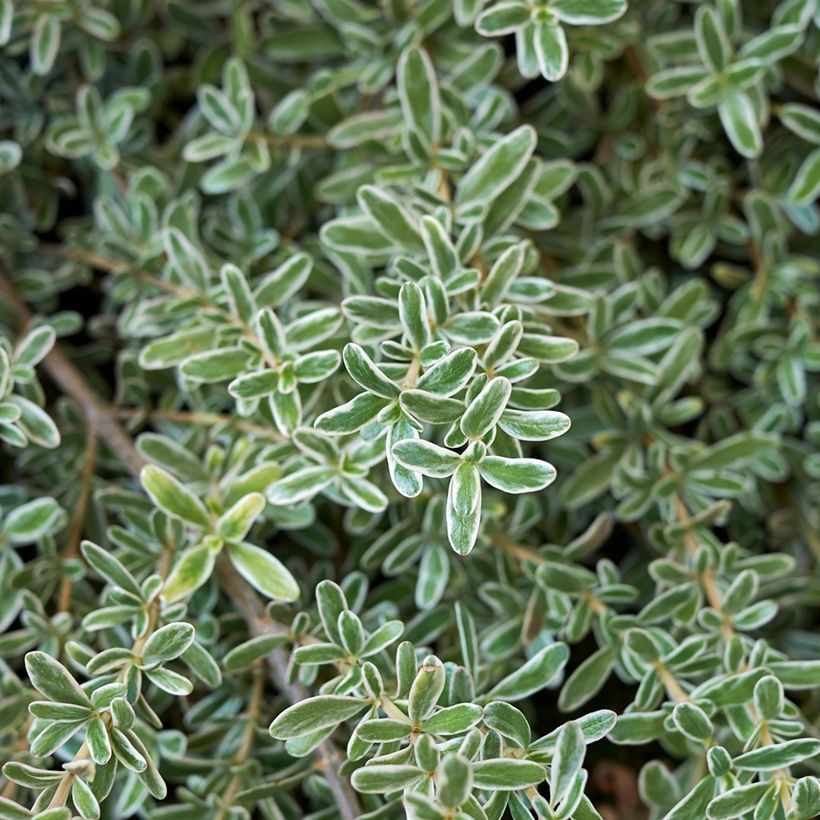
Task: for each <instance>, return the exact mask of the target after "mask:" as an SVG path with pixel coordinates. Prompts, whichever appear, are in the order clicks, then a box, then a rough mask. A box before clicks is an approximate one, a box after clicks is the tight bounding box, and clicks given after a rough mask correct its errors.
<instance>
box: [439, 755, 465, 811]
mask: <svg viewBox="0 0 820 820" xmlns="http://www.w3.org/2000/svg"><path fill="white" fill-rule="evenodd" d="M472 787H473V773H472V767H471V765H470V761H468V760H467V759H466V758H465V757H463V756H462V755H459V754H448V755H447V756H446V757H445V758H444V760H442V761H441V764H440V765H439V767H438V768H437V769H436V797H437V798H438V801H439V802H440V803H441V804H442V805H443V806H447V807H448V808H452V809H455V808H458V807H459V806H461V805H463V804H464V803H465V802H466V801H467V799H468V797H469V796H470V791H471V790H472Z"/></svg>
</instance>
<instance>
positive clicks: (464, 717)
mask: <svg viewBox="0 0 820 820" xmlns="http://www.w3.org/2000/svg"><path fill="white" fill-rule="evenodd" d="M481 715H482V710H481V707H480V706H476V705H475V704H474V703H457V704H456V705H455V706H447V707H445V708H444V709H440V710H439V711H438V712H435V713H434V714H433V715H431V716H430V717H428V718H427V719H426V720H425V721H423V722H422V729H424V731H425V732H430V734H433V735H460V734H462V733H463V732H467V731H469V730H470V729H472V728H473V726H475V725H476V724H477V723H478V722H479V721H480V720H481Z"/></svg>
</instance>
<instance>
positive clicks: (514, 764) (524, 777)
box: [473, 758, 547, 791]
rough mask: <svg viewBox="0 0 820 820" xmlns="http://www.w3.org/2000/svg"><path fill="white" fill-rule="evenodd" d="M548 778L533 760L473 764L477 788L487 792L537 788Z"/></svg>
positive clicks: (503, 760) (489, 761) (488, 761)
mask: <svg viewBox="0 0 820 820" xmlns="http://www.w3.org/2000/svg"><path fill="white" fill-rule="evenodd" d="M546 776H547V773H546V771H545V770H544V768H543V767H542V766H540V765H539V764H538V763H533V762H532V761H531V760H513V759H512V758H505V759H499V760H480V761H478V762H477V763H474V764H473V780H474V783H475V786H476V788H478V789H486V790H487V791H516V790H518V789H526V788H528V787H529V786H537V785H538V784H539V783H542V782H543V781H544V780H545V778H546Z"/></svg>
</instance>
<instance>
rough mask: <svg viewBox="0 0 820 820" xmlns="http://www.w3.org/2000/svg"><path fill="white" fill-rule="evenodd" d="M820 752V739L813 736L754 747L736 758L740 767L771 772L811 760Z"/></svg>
mask: <svg viewBox="0 0 820 820" xmlns="http://www.w3.org/2000/svg"><path fill="white" fill-rule="evenodd" d="M818 754H820V740H814V739H813V738H812V739H810V738H806V739H799V740H787V741H785V742H784V743H776V744H774V745H772V746H763V747H762V748H760V749H754V750H753V751H751V752H745V753H744V754H742V755H740V756H738V757H736V758H735V759H734V765H735V767H736V768H738V769H750V770H752V771H756V772H771V771H774V770H775V769H784V768H786V767H787V766H793V765H794V764H795V763H800V762H801V761H803V760H810V759H811V758H813V757H816V756H817V755H818Z"/></svg>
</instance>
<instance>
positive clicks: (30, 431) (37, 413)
mask: <svg viewBox="0 0 820 820" xmlns="http://www.w3.org/2000/svg"><path fill="white" fill-rule="evenodd" d="M8 400H9V402H11V403H12V404H14V405H16V406H17V409H18V410H19V411H20V417H19V418H18V420H17V426H18V427H19V428H20V429H21V430H22V431H23V433H25V435H26V438H28V440H29V441H31V442H32V444H36V445H37V446H38V447H45V448H47V449H49V450H53V449H54V448H55V447H59V445H60V431H59V430H58V429H57V425H56V424H54V422H53V421H52V420H51V418H50V417H49V416H48V414H47V413H46V412H45V411H44V410H43V409H42V408H41V407H39V406H38V405H36V404H35V403H34V402H33V401H30V400H29V399H27V398H24V397H23V396H16V395H15V396H9V399H8Z"/></svg>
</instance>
